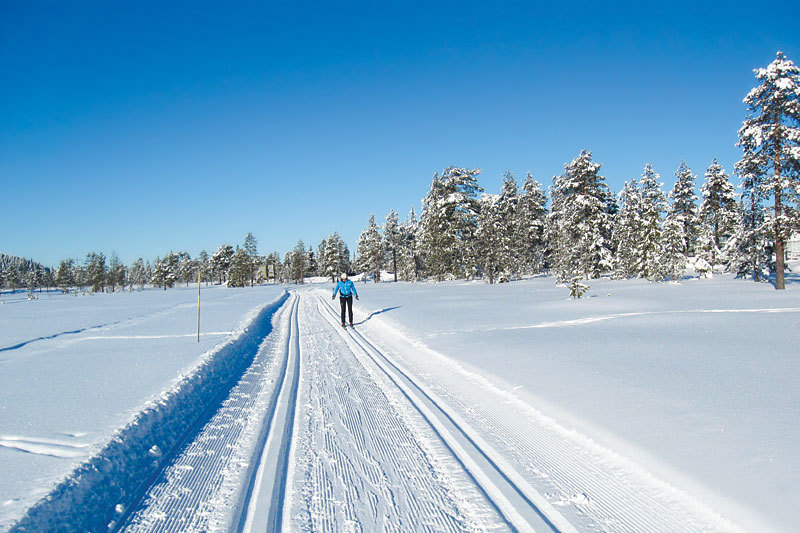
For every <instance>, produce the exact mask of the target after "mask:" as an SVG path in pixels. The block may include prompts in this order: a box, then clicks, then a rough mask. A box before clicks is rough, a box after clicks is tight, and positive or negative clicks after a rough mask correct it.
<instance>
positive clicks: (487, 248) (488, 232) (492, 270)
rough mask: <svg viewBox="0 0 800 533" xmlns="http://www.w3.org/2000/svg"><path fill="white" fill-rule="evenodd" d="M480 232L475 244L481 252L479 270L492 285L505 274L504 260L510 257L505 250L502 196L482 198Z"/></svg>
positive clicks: (486, 195)
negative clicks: (501, 208) (501, 207)
mask: <svg viewBox="0 0 800 533" xmlns="http://www.w3.org/2000/svg"><path fill="white" fill-rule="evenodd" d="M480 202H481V206H480V214H479V215H478V230H477V231H476V232H475V244H476V245H477V249H478V250H481V253H480V254H479V255H478V268H479V271H480V272H481V274H483V276H484V277H485V278H486V281H488V282H489V283H490V284H492V283H494V282H495V280H496V279H498V277H499V276H500V275H501V273H502V272H503V268H504V265H503V260H504V257H505V256H507V255H508V253H507V250H504V249H503V246H504V245H503V240H504V235H503V233H504V229H505V228H504V227H503V226H504V220H503V213H502V212H501V210H500V196H499V195H496V194H484V195H483V196H481V200H480Z"/></svg>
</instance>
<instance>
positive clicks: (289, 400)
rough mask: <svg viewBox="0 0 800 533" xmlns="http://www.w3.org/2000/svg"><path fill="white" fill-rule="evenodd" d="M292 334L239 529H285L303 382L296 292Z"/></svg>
mask: <svg viewBox="0 0 800 533" xmlns="http://www.w3.org/2000/svg"><path fill="white" fill-rule="evenodd" d="M293 298H294V301H293V302H292V308H291V315H290V317H289V333H288V335H287V340H286V352H287V357H286V362H285V365H284V370H283V372H282V374H283V376H282V379H281V385H280V391H279V392H277V399H276V403H275V405H274V408H273V409H272V410H271V414H270V421H269V427H268V428H267V432H268V436H267V438H266V440H265V441H264V442H263V446H262V445H261V444H259V447H258V448H259V452H260V457H258V459H257V464H258V466H257V468H256V469H255V470H254V471H253V472H252V473H251V476H254V477H251V480H249V481H248V490H247V492H246V498H245V502H244V504H243V506H242V510H241V516H240V519H239V531H247V532H249V531H278V530H280V529H285V528H284V516H283V510H284V505H285V502H286V500H287V498H286V487H287V477H288V469H289V466H290V465H289V458H290V453H291V448H292V437H293V434H294V420H295V411H296V409H297V392H298V388H299V382H300V370H301V369H300V364H301V353H300V332H299V325H298V309H299V307H300V296H299V295H298V294H297V293H295V294H294V295H293Z"/></svg>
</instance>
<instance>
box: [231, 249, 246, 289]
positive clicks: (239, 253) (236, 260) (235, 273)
mask: <svg viewBox="0 0 800 533" xmlns="http://www.w3.org/2000/svg"><path fill="white" fill-rule="evenodd" d="M251 276H252V260H251V259H250V254H248V253H247V250H246V249H245V248H239V247H237V248H236V251H235V252H234V253H233V257H232V258H231V266H230V269H229V270H228V287H245V286H246V285H247V284H248V283H251V279H252V277H251Z"/></svg>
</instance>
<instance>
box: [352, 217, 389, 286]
mask: <svg viewBox="0 0 800 533" xmlns="http://www.w3.org/2000/svg"><path fill="white" fill-rule="evenodd" d="M357 253H358V259H359V267H360V268H361V269H363V271H364V272H365V273H370V274H372V279H373V280H374V281H375V283H378V282H379V281H380V280H381V268H382V267H383V263H384V257H385V251H384V248H383V239H381V234H380V231H379V230H378V225H377V223H376V222H375V215H370V217H369V222H368V223H367V228H366V229H365V230H364V231H362V232H361V236H360V237H359V238H358V248H357Z"/></svg>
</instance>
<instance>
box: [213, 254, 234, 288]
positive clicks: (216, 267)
mask: <svg viewBox="0 0 800 533" xmlns="http://www.w3.org/2000/svg"><path fill="white" fill-rule="evenodd" d="M233 254H234V250H233V246H231V245H230V244H220V245H219V248H217V251H216V252H214V254H213V255H212V256H211V270H212V272H214V274H215V275H216V276H217V277H218V278H219V283H220V285H221V284H222V283H223V282H224V281H225V280H226V279H227V276H228V269H229V268H230V267H231V260H232V259H233Z"/></svg>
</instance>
